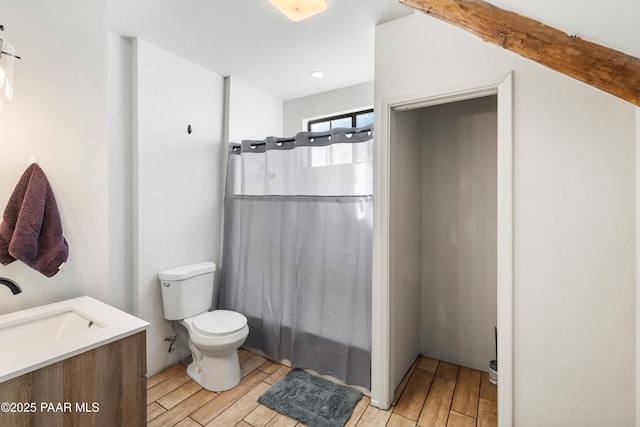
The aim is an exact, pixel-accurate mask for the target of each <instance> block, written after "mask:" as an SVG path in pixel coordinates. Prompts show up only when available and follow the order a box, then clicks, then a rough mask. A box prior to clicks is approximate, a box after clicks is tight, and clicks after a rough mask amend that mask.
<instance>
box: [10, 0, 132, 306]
mask: <svg viewBox="0 0 640 427" xmlns="http://www.w3.org/2000/svg"><path fill="white" fill-rule="evenodd" d="M106 7H107V6H106V1H101V0H98V1H92V2H86V1H81V0H67V1H61V0H33V1H29V2H16V1H11V0H0V10H2V17H1V18H0V21H1V22H0V23H2V24H4V25H5V28H6V30H5V31H4V32H3V33H2V38H3V39H4V40H6V41H7V42H9V43H11V44H12V45H14V46H15V47H16V54H18V55H20V56H22V58H23V59H22V60H19V61H16V65H15V90H14V100H13V101H11V102H6V103H5V104H4V111H3V112H2V113H0V144H1V146H2V155H1V156H0V209H1V210H2V211H4V207H5V206H6V203H7V201H8V200H9V196H10V195H11V192H12V191H13V188H14V186H15V184H16V183H17V181H18V179H19V178H20V176H21V175H22V173H23V171H24V169H26V167H27V166H28V163H29V159H30V157H31V156H37V157H38V158H39V161H40V166H41V167H42V169H43V170H44V171H45V173H46V174H47V177H48V179H49V182H50V184H51V186H52V188H53V191H54V194H55V196H56V200H57V204H58V207H59V209H60V214H61V217H62V225H63V229H64V235H65V237H66V239H67V241H68V243H69V262H68V266H69V269H68V270H67V271H66V272H64V273H58V274H56V275H55V276H54V277H53V278H46V277H45V276H43V275H41V274H40V273H37V272H36V271H34V270H31V269H30V268H28V267H27V266H26V265H24V264H22V263H21V262H19V261H15V262H13V263H12V264H10V265H8V266H0V276H6V277H10V278H12V279H14V280H16V281H17V282H18V283H19V284H20V286H21V287H22V289H23V292H22V293H21V294H19V295H16V296H13V295H11V294H10V293H8V292H9V291H8V289H6V288H4V287H3V288H2V289H0V292H2V293H4V295H3V296H2V297H0V313H8V312H11V311H15V310H19V309H24V308H28V307H33V306H37V305H40V304H44V303H49V302H54V301H59V300H63V299H66V298H69V297H75V296H80V295H90V296H93V297H95V298H97V299H100V300H102V301H105V302H107V303H113V304H116V305H120V304H122V303H123V301H124V300H125V299H126V296H125V295H126V290H125V287H124V284H123V283H121V282H119V281H118V280H111V277H112V276H111V275H112V271H111V270H110V269H109V268H108V263H107V261H108V252H109V248H108V246H109V237H108V230H109V228H108V227H109V212H108V209H107V207H108V197H107V194H108V193H107V187H108V182H107V158H108V150H107V125H106V108H107V103H106V90H107V84H106V75H107V22H106ZM69 11H73V13H69ZM80 23H81V24H80Z"/></svg>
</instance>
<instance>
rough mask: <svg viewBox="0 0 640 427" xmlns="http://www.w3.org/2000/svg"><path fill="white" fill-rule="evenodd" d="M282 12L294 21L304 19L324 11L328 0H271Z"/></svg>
mask: <svg viewBox="0 0 640 427" xmlns="http://www.w3.org/2000/svg"><path fill="white" fill-rule="evenodd" d="M269 1H270V2H271V4H272V5H274V6H275V7H276V8H278V10H279V11H280V12H282V13H283V14H284V15H285V16H286V17H287V18H289V19H290V20H292V21H293V22H298V21H302V20H303V19H307V18H310V17H312V16H313V15H317V14H318V13H320V12H323V11H324V10H325V9H326V8H327V1H326V0H269Z"/></svg>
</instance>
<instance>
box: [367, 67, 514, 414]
mask: <svg viewBox="0 0 640 427" xmlns="http://www.w3.org/2000/svg"><path fill="white" fill-rule="evenodd" d="M488 95H497V98H498V111H497V116H498V141H497V155H498V159H497V165H498V171H497V175H498V179H497V197H498V206H497V213H498V229H497V230H498V237H497V244H498V254H497V258H498V266H497V280H498V283H497V293H498V301H497V308H498V313H497V317H498V360H499V366H498V369H499V379H500V383H499V389H498V424H499V425H501V426H511V425H512V421H513V73H509V74H508V75H507V76H506V77H503V76H501V77H499V78H493V79H487V80H484V81H481V82H474V83H471V84H465V85H460V86H458V87H449V88H444V89H442V88H440V89H435V90H431V91H428V92H420V93H412V94H408V95H402V96H398V97H391V98H385V99H381V100H380V101H379V103H378V105H377V106H376V107H377V108H376V116H377V117H376V132H375V148H374V150H375V153H374V158H375V166H374V198H373V213H374V215H373V265H374V268H373V292H372V298H373V299H372V327H371V332H372V351H371V404H372V405H373V406H376V407H379V408H381V409H388V408H389V407H390V406H391V401H392V400H393V394H394V390H392V387H393V386H394V385H392V384H391V376H390V372H391V371H390V366H389V365H390V361H391V351H390V350H391V349H390V347H389V343H390V336H389V330H390V315H389V314H390V307H389V301H390V299H389V286H390V284H389V260H390V255H391V254H390V253H389V244H390V235H389V231H390V215H389V213H390V210H389V207H390V200H391V198H390V193H389V189H390V177H391V144H392V143H391V117H392V115H393V113H394V112H395V111H402V110H408V109H413V108H420V107H426V106H431V105H438V104H445V103H449V102H455V101H463V100H466V99H472V98H479V97H482V96H488Z"/></svg>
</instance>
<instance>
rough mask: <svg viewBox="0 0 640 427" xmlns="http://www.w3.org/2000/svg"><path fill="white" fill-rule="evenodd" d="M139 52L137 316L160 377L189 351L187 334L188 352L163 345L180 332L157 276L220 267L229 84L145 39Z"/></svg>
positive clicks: (150, 367)
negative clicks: (145, 327) (146, 325)
mask: <svg viewBox="0 0 640 427" xmlns="http://www.w3.org/2000/svg"><path fill="white" fill-rule="evenodd" d="M133 54H134V63H133V72H134V80H133V92H134V108H133V112H134V125H133V128H134V138H133V149H134V156H133V187H134V205H133V215H134V216H133V218H134V220H133V230H134V240H135V241H134V263H135V266H134V280H135V282H136V284H137V295H138V307H137V314H138V315H139V316H140V317H141V318H143V319H145V320H147V321H149V322H150V323H151V327H150V329H149V331H148V333H147V360H148V365H147V369H148V372H149V374H153V373H155V372H158V371H159V370H160V369H162V368H164V367H167V366H169V365H171V364H173V363H175V362H176V361H177V360H179V359H180V358H182V357H184V356H186V355H187V354H188V353H189V352H188V347H187V344H186V334H185V333H183V334H182V336H183V338H184V339H183V343H182V345H181V351H178V352H175V353H171V354H170V353H168V352H167V350H168V344H167V343H165V342H164V341H163V340H164V338H165V337H169V336H173V335H174V333H173V331H172V329H171V323H170V322H168V321H166V320H164V316H163V310H162V299H161V292H160V284H159V282H158V272H159V271H162V270H165V269H168V268H171V267H175V266H178V265H182V264H188V263H193V262H199V261H205V260H210V261H214V262H216V263H217V264H218V265H220V255H221V254H220V239H221V236H220V234H221V229H220V223H221V215H222V176H221V169H222V168H221V167H220V165H221V164H222V158H221V156H222V155H223V144H222V119H223V111H222V110H223V104H224V99H223V98H224V81H223V78H222V77H221V76H219V75H217V74H214V73H212V72H210V71H208V70H205V69H204V68H201V67H199V66H197V65H195V64H193V63H190V62H188V61H186V60H185V59H182V58H180V57H178V56H176V55H174V54H172V53H169V52H167V51H165V50H162V49H160V48H158V47H156V46H154V45H152V44H150V43H148V42H145V41H144V40H142V39H136V40H135V41H134V45H133ZM188 125H191V126H192V128H193V133H192V134H190V135H189V134H188V133H187V126H188ZM216 279H217V277H216ZM183 332H184V330H183Z"/></svg>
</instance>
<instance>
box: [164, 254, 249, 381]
mask: <svg viewBox="0 0 640 427" xmlns="http://www.w3.org/2000/svg"><path fill="white" fill-rule="evenodd" d="M215 271H216V265H215V264H214V263H212V262H199V263H196V264H189V265H183V266H180V267H176V268H172V269H170V270H165V271H161V272H160V273H159V274H158V278H159V279H160V287H161V289H162V306H163V309H164V318H165V319H167V320H179V321H180V324H182V325H183V326H184V327H185V328H187V331H188V332H189V349H190V350H191V354H192V355H193V362H192V363H191V364H190V365H189V367H188V368H187V373H188V374H189V376H190V377H191V378H193V380H194V381H196V382H197V383H198V384H200V385H201V386H202V387H204V388H206V389H207V390H211V391H223V390H228V389H230V388H233V387H235V386H236V385H238V383H239V382H240V362H239V361H238V348H240V346H241V345H242V344H243V343H244V341H245V340H246V339H247V335H249V327H248V326H247V318H246V317H244V316H243V315H242V314H240V313H236V312H235V311H229V310H215V308H216V307H213V308H214V311H207V310H209V308H211V304H212V300H213V290H214V280H213V275H214V272H215Z"/></svg>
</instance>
